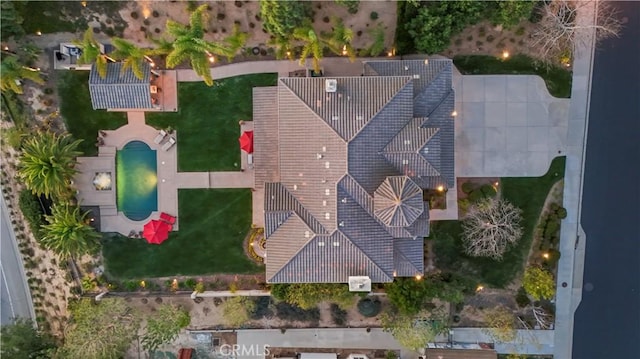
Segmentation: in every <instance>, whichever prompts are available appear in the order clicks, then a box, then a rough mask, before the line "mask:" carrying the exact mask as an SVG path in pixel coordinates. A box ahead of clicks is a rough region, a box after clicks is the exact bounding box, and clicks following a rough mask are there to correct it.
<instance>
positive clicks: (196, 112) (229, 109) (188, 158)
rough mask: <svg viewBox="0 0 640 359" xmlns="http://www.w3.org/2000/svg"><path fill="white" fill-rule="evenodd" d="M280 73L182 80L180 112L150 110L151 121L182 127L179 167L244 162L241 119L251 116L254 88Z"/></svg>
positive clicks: (233, 166)
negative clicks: (211, 81)
mask: <svg viewBox="0 0 640 359" xmlns="http://www.w3.org/2000/svg"><path fill="white" fill-rule="evenodd" d="M276 80H277V75H276V74H257V75H245V76H238V77H232V78H229V79H224V80H219V81H216V82H215V85H214V86H213V87H208V86H206V85H205V84H204V83H203V82H189V83H187V82H183V83H179V84H178V112H175V113H148V114H147V124H149V125H152V126H155V127H157V128H166V127H168V126H171V127H173V128H175V129H176V130H177V131H178V138H177V140H178V170H179V171H185V172H186V171H189V172H193V171H230V170H238V169H239V166H240V149H239V144H238V137H239V136H240V127H239V125H238V121H240V120H251V118H252V116H253V113H252V111H253V104H252V96H251V91H252V90H251V89H252V88H253V87H259V86H273V85H275V84H276Z"/></svg>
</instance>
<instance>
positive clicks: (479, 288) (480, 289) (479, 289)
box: [476, 285, 484, 293]
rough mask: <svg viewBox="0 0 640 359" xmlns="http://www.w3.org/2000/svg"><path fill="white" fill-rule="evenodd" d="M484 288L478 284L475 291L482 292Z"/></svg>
mask: <svg viewBox="0 0 640 359" xmlns="http://www.w3.org/2000/svg"><path fill="white" fill-rule="evenodd" d="M483 290H484V287H483V286H482V285H478V287H477V288H476V293H479V292H482V291H483Z"/></svg>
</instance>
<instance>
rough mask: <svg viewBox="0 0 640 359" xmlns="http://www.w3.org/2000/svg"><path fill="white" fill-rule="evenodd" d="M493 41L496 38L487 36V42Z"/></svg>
mask: <svg viewBox="0 0 640 359" xmlns="http://www.w3.org/2000/svg"><path fill="white" fill-rule="evenodd" d="M495 39H496V37H495V36H493V35H489V36H487V42H493V40H495Z"/></svg>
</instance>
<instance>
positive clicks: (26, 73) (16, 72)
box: [0, 56, 44, 94]
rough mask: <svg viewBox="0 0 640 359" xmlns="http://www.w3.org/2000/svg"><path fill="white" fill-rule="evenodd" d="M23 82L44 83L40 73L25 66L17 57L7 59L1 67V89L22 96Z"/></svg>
mask: <svg viewBox="0 0 640 359" xmlns="http://www.w3.org/2000/svg"><path fill="white" fill-rule="evenodd" d="M23 80H31V81H33V82H35V83H38V84H43V83H44V80H43V79H42V77H40V71H38V70H36V69H33V68H30V67H26V66H23V65H22V64H20V62H19V61H18V59H17V58H16V57H15V56H7V57H5V58H4V59H3V60H2V64H1V65H0V89H2V91H12V92H14V93H17V94H21V93H22V81H23Z"/></svg>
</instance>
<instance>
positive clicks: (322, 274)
mask: <svg viewBox="0 0 640 359" xmlns="http://www.w3.org/2000/svg"><path fill="white" fill-rule="evenodd" d="M433 61H434V62H433V63H432V64H431V65H426V66H425V64H424V62H423V61H417V62H407V61H404V62H401V63H400V64H384V63H377V62H376V63H367V64H366V65H365V74H366V75H368V76H370V77H368V76H364V77H347V78H335V79H332V80H335V82H333V81H332V82H331V83H330V84H331V86H328V85H329V84H328V83H327V82H326V80H327V79H325V78H281V79H280V80H279V81H278V86H277V92H276V89H275V88H273V89H271V92H268V90H266V89H264V90H263V89H260V90H256V91H254V96H255V99H254V127H255V129H256V131H257V132H260V131H265V133H264V134H262V137H260V136H261V134H260V133H256V135H255V136H256V146H255V151H256V154H255V156H256V162H255V167H256V174H258V173H262V174H263V175H260V178H261V179H258V177H256V181H264V182H265V183H264V189H265V236H266V238H267V255H268V257H267V259H266V267H267V269H266V274H267V281H268V282H271V283H288V282H341V283H346V282H347V281H348V278H349V276H369V277H370V278H371V280H372V281H373V282H389V281H392V280H393V277H394V275H398V276H414V275H416V274H421V273H422V272H423V271H424V268H423V267H424V263H423V261H424V259H423V248H422V246H423V237H424V236H426V235H428V233H429V206H428V203H426V202H424V200H423V198H422V196H423V194H422V189H423V188H435V187H431V186H436V185H440V184H443V183H445V182H446V183H445V184H446V185H447V186H448V185H449V182H448V180H449V177H451V178H453V156H452V155H453V121H452V118H451V112H452V111H453V102H452V101H453V92H452V91H451V86H450V83H451V79H450V77H451V63H450V61H440V60H433ZM404 66H407V67H408V68H409V70H404ZM399 71H400V72H404V71H408V72H410V74H409V75H410V76H406V75H407V74H405V73H399ZM412 71H414V72H412ZM414 75H418V76H414ZM447 78H448V79H447ZM447 84H449V87H448V88H446V86H447ZM334 85H335V89H336V91H335V92H332V91H327V88H329V89H331V87H334ZM276 95H277V102H276V101H273V99H272V100H271V102H269V100H268V96H276ZM416 102H420V103H416ZM276 105H277V107H276ZM263 113H264V114H265V115H264V116H261V115H260V114H263ZM274 116H276V120H277V121H273V118H274ZM445 127H446V128H445ZM260 138H261V139H260ZM260 141H262V142H260ZM259 143H260V144H259ZM276 148H277V151H276V150H275V149H276ZM449 150H451V156H449ZM261 151H269V152H270V153H264V154H260V153H257V152H261ZM261 156H262V157H261ZM258 158H262V160H257V159H258ZM270 166H271V167H277V168H269V167H270ZM272 181H273V182H272ZM259 186H261V184H259V183H256V187H259Z"/></svg>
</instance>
